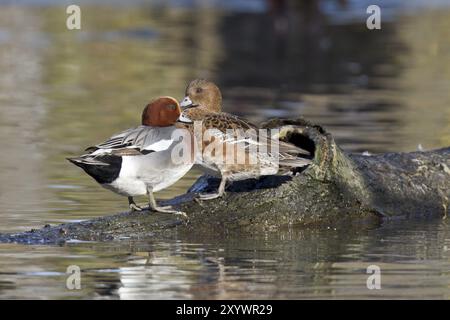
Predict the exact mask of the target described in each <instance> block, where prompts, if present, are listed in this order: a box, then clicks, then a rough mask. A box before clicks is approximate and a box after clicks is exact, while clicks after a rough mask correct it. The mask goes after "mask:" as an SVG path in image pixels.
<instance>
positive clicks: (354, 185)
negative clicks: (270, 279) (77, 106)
mask: <svg viewBox="0 0 450 320" xmlns="http://www.w3.org/2000/svg"><path fill="white" fill-rule="evenodd" d="M262 126H263V127H265V128H280V138H281V139H282V140H284V141H289V142H292V143H294V144H296V145H298V146H301V147H303V148H304V149H306V150H308V151H310V152H311V153H312V154H313V155H314V159H313V163H312V165H310V166H309V167H307V168H306V169H304V170H303V171H298V172H294V173H293V174H292V175H283V176H266V177H261V178H260V179H252V180H246V181H240V182H234V183H233V184H231V185H230V186H228V188H227V193H226V194H225V196H224V197H223V198H220V199H215V200H210V201H205V202H198V201H195V199H194V198H195V195H196V194H197V193H198V192H207V191H211V190H214V189H215V188H216V187H217V185H218V183H219V181H218V179H217V178H212V177H208V176H202V177H200V178H199V179H198V181H197V182H196V183H195V184H194V185H193V186H192V187H191V189H190V190H189V191H188V192H187V193H186V194H184V195H182V196H179V197H176V198H174V199H171V200H168V201H164V205H167V204H169V205H173V206H175V207H177V208H179V209H181V210H183V211H185V212H186V213H187V214H188V216H189V218H188V219H187V220H186V219H183V218H180V217H178V216H173V215H168V214H160V213H153V212H148V211H143V212H124V213H120V214H116V215H112V216H105V217H101V218H96V219H92V220H88V221H83V222H76V223H67V224H62V225H58V226H53V227H51V226H47V227H44V228H42V229H39V230H32V231H29V232H24V233H20V234H3V235H2V234H0V241H1V242H21V243H59V242H64V241H67V240H84V241H105V240H114V239H124V238H148V237H154V236H158V235H159V236H164V235H168V236H171V235H173V234H174V233H176V234H177V235H180V234H183V233H189V234H191V235H192V234H196V235H199V236H200V235H202V234H204V235H206V234H216V233H230V232H236V231H237V232H246V233H258V232H262V231H265V230H277V228H283V227H286V226H298V227H305V226H306V227H308V226H314V227H316V226H332V225H333V224H338V223H342V222H343V221H344V223H346V222H345V221H347V222H352V221H355V220H360V219H363V220H365V219H369V220H373V219H375V220H376V221H378V220H380V219H381V220H385V219H392V218H397V217H402V218H410V217H425V218H431V217H446V216H447V214H448V210H449V209H448V202H449V198H450V148H445V149H440V150H433V151H426V152H411V153H385V154H379V155H370V156H369V155H360V154H358V155H357V154H346V153H345V152H343V151H342V150H341V149H340V148H339V147H338V146H337V145H336V143H335V142H334V140H333V138H332V136H331V135H330V134H329V133H327V132H326V131H325V130H324V129H323V128H321V127H320V126H317V125H313V124H311V123H310V122H308V121H306V120H304V119H297V120H286V119H274V120H270V121H268V122H266V123H264V124H263V125H262Z"/></svg>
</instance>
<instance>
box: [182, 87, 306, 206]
mask: <svg viewBox="0 0 450 320" xmlns="http://www.w3.org/2000/svg"><path fill="white" fill-rule="evenodd" d="M185 94H186V97H185V98H184V100H183V102H182V107H185V108H186V109H184V110H183V114H184V115H186V116H187V117H188V118H189V119H191V120H192V121H202V124H201V125H202V130H201V136H200V135H199V132H195V138H196V139H195V140H196V141H197V143H198V147H199V148H202V149H201V150H202V151H203V152H202V154H201V155H200V156H199V155H198V156H197V163H199V164H200V165H201V166H202V167H203V168H204V169H207V171H209V172H211V171H212V172H215V173H220V175H221V176H222V181H221V183H220V186H219V190H218V193H215V194H210V195H200V198H201V199H204V200H207V199H214V198H217V197H220V196H222V195H223V193H224V190H225V183H226V181H227V180H231V181H233V180H243V179H248V178H256V177H259V176H261V175H271V174H276V173H277V172H278V171H279V169H280V168H281V169H283V170H284V171H286V169H289V168H292V167H302V166H305V165H308V164H309V163H310V162H311V161H310V159H309V156H310V154H309V153H308V152H306V151H304V150H303V149H300V148H298V147H297V146H295V145H293V144H290V143H285V142H281V141H278V140H274V139H272V138H271V137H266V139H265V140H262V139H261V137H259V138H258V137H257V136H256V135H255V136H252V137H250V138H247V139H242V135H241V136H240V134H239V132H237V131H239V130H240V131H241V132H242V131H246V130H249V129H252V130H255V131H256V132H255V133H256V134H257V133H258V129H259V128H258V127H257V126H256V125H254V124H252V123H250V122H248V121H247V120H244V119H242V118H239V117H237V116H235V115H232V114H229V113H225V112H222V94H221V92H220V90H219V88H218V87H217V86H216V85H215V84H214V83H212V82H210V81H207V80H203V79H197V80H193V81H191V82H190V83H189V85H188V86H187V88H186V92H185ZM191 129H192V126H191ZM210 129H215V132H216V133H215V134H213V137H211V138H212V139H210V140H208V139H206V138H205V132H207V131H208V132H209V130H210ZM227 130H228V132H227ZM229 130H234V131H233V132H234V133H230V132H229ZM216 139H218V140H219V141H220V143H222V146H221V147H219V148H218V150H219V151H222V155H220V154H218V153H217V152H215V151H213V152H211V153H208V152H206V150H205V149H206V148H207V147H208V146H209V145H210V144H211V143H212V142H214V141H215V140H216ZM236 139H237V140H239V141H240V142H242V144H237V143H236V142H235V141H236ZM233 141H234V142H233ZM274 144H277V145H278V152H277V153H276V154H274V153H273V152H272V153H271V152H266V153H252V150H251V146H252V145H253V146H255V145H257V146H258V147H266V148H267V150H271V151H272V149H271V146H273V145H274ZM238 148H241V149H239V151H243V153H244V154H245V161H241V162H243V163H237V161H231V162H226V163H225V162H224V158H225V157H227V156H228V155H229V154H231V155H230V156H231V159H234V160H236V155H233V154H232V150H234V151H235V152H236V153H237V152H238ZM242 148H243V149H242ZM255 154H256V157H257V161H256V163H255V162H254V161H253V162H251V161H250V160H251V159H252V157H254V156H255ZM226 159H227V160H228V159H230V158H226ZM253 159H254V158H253Z"/></svg>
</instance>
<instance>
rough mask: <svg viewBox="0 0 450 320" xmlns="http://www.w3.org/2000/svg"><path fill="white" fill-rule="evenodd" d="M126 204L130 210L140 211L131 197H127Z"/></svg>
mask: <svg viewBox="0 0 450 320" xmlns="http://www.w3.org/2000/svg"><path fill="white" fill-rule="evenodd" d="M128 206H129V207H130V210H131V211H142V208H141V207H139V206H138V205H137V204H136V202H134V200H133V197H128Z"/></svg>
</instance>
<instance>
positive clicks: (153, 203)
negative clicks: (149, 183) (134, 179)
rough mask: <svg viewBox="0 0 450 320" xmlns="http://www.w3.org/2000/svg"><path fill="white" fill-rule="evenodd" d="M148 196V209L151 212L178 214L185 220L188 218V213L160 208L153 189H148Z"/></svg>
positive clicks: (167, 207)
mask: <svg viewBox="0 0 450 320" xmlns="http://www.w3.org/2000/svg"><path fill="white" fill-rule="evenodd" d="M147 195H148V207H149V209H150V210H152V211H155V212H161V213H170V214H177V215H180V216H182V217H184V218H187V214H186V213H184V212H183V211H178V210H175V209H173V208H172V207H171V206H164V207H159V206H158V205H157V204H156V200H155V196H154V195H153V190H152V188H151V187H148V188H147Z"/></svg>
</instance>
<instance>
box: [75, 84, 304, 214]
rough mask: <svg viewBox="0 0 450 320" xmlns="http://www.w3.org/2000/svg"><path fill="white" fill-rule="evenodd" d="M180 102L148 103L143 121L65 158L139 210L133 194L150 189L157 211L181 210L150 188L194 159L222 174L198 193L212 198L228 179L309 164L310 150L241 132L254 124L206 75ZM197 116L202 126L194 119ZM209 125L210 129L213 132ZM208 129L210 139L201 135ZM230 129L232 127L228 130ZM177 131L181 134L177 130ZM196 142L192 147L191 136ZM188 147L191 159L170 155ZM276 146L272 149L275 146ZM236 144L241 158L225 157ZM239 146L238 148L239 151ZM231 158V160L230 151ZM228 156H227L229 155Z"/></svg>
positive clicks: (163, 184) (175, 176)
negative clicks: (227, 106)
mask: <svg viewBox="0 0 450 320" xmlns="http://www.w3.org/2000/svg"><path fill="white" fill-rule="evenodd" d="M181 107H182V108H184V110H183V112H181V110H180V104H178V102H177V101H176V100H175V99H174V98H171V97H160V98H158V99H156V100H154V101H152V102H151V103H149V104H148V105H147V106H146V107H145V109H144V111H143V113H142V125H141V126H139V127H137V128H132V129H128V130H126V131H124V132H121V133H119V134H117V135H114V136H112V137H111V138H110V139H108V140H107V141H105V142H103V143H101V144H98V145H96V146H93V147H89V148H87V149H86V151H88V153H87V154H84V155H82V156H80V157H76V158H69V159H68V160H69V161H71V162H72V163H74V164H75V165H77V166H79V167H81V168H82V169H83V170H84V171H86V173H87V174H89V175H90V176H92V177H93V178H94V179H95V180H96V181H97V182H98V183H99V184H101V185H102V186H104V187H105V188H107V189H110V190H112V191H114V192H116V193H118V194H121V195H124V196H127V197H128V202H129V207H130V209H131V210H142V209H141V208H140V207H138V206H137V205H136V204H135V202H134V200H133V197H135V196H138V195H148V198H149V209H151V210H153V211H157V212H164V213H175V214H182V215H185V214H184V213H183V212H180V211H177V210H174V209H173V208H171V207H159V206H157V204H156V201H155V198H154V196H153V192H157V191H159V190H162V189H165V188H167V187H169V186H171V185H172V184H174V183H175V182H176V181H178V180H179V179H181V177H183V176H184V175H185V174H186V173H187V172H188V171H189V170H190V169H191V167H192V166H193V164H194V159H195V163H196V164H198V165H199V166H200V167H201V168H202V169H204V171H205V172H208V173H212V174H214V175H217V176H220V177H221V182H220V185H219V188H218V191H217V192H216V193H212V194H200V195H199V199H201V200H210V199H215V198H218V197H221V196H222V195H223V194H224V193H225V187H226V183H227V181H237V180H244V179H249V178H258V177H260V176H263V175H274V174H277V173H279V172H286V171H289V170H290V169H292V168H298V167H304V166H306V165H308V164H310V162H311V160H310V158H309V157H310V154H309V153H308V152H306V151H304V150H302V149H300V148H298V147H297V146H295V145H293V144H290V143H284V142H280V141H278V140H276V139H273V138H272V137H270V136H266V137H264V138H263V139H262V138H261V137H259V138H258V137H257V136H244V137H243V136H241V135H240V134H237V133H236V132H241V131H246V130H249V129H250V130H254V131H255V132H257V130H258V127H257V126H256V125H254V124H252V123H250V122H248V121H246V120H244V119H241V118H239V117H237V116H234V115H232V114H228V113H224V112H222V95H221V92H220V90H219V88H218V87H217V86H216V85H215V84H214V83H212V82H210V81H206V80H201V79H197V80H193V81H191V82H190V83H189V85H188V86H187V88H186V92H185V98H184V99H183V101H182V102H181ZM194 121H195V122H197V121H200V130H194V128H195V125H194V124H193V122H194ZM178 129H183V130H185V129H187V130H185V131H186V132H187V135H186V134H182V135H181V136H183V137H185V138H186V137H188V138H189V139H174V131H175V130H178ZM211 131H212V134H211ZM205 132H208V133H209V135H208V139H205ZM230 132H231V133H230ZM178 136H180V135H178ZM190 138H194V141H195V144H196V146H195V147H194V148H193V144H191V143H192V142H191V139H190ZM213 141H216V142H218V143H219V147H218V148H217V149H216V150H215V151H214V152H207V151H210V150H208V145H210V144H211V143H212V142H213ZM180 143H181V144H183V145H182V146H181V148H180V149H183V150H187V152H188V154H189V155H190V156H192V157H188V159H189V161H181V162H180V161H178V162H176V163H175V162H174V161H173V151H174V148H179V147H180V145H179V144H180ZM255 145H256V146H258V148H260V147H263V148H262V149H263V150H270V151H268V152H263V153H260V152H257V153H256V154H255V156H256V161H250V158H251V157H252V156H253V154H252V152H253V150H254V149H252V148H251V146H255ZM274 145H276V146H277V148H276V149H275V151H274V150H273V146H274ZM235 147H237V148H238V149H239V148H241V149H240V151H242V153H243V155H244V161H243V162H239V161H238V162H236V161H231V162H230V161H224V156H223V155H222V154H220V152H221V150H224V152H227V151H225V150H230V149H234V148H235ZM238 152H239V150H238V151H237V153H238ZM232 159H234V160H235V158H234V155H233V157H232ZM228 160H229V159H228Z"/></svg>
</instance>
